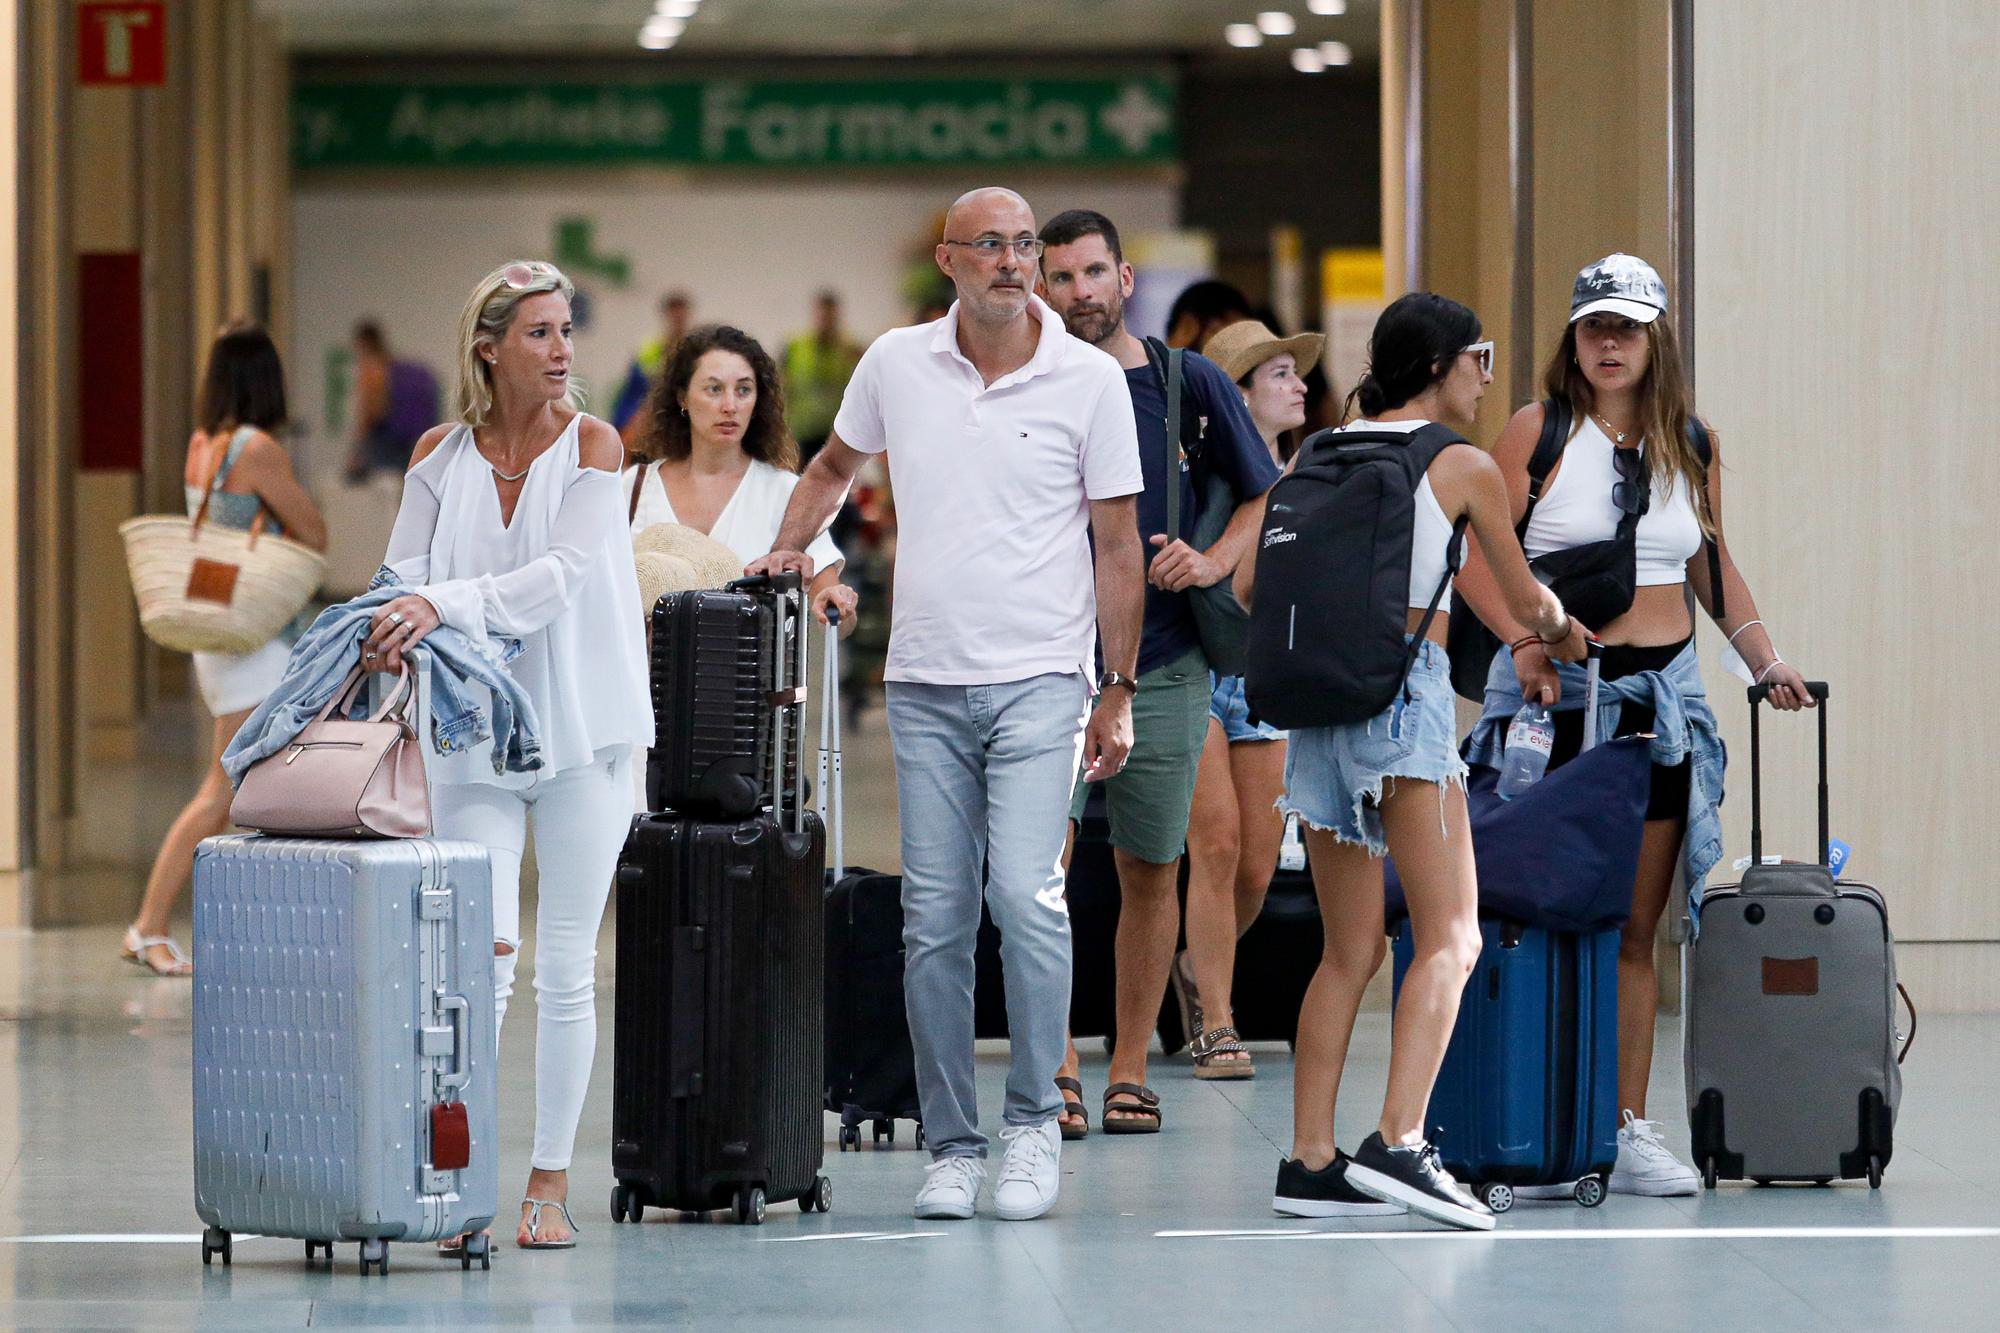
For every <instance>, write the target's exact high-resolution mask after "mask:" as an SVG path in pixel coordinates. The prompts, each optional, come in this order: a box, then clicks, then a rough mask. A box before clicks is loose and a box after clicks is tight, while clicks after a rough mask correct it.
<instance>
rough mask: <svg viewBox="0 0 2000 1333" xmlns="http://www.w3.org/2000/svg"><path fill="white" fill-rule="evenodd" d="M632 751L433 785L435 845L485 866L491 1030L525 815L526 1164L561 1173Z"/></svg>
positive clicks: (517, 931) (515, 931)
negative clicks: (529, 1038) (532, 884)
mask: <svg viewBox="0 0 2000 1333" xmlns="http://www.w3.org/2000/svg"><path fill="white" fill-rule="evenodd" d="M631 763H632V750H631V747H630V746H625V745H617V746H611V747H609V748H607V749H603V750H599V751H598V752H597V756H596V758H595V760H594V761H593V762H592V763H591V764H590V766H589V767H587V768H570V769H564V770H563V771H562V772H560V773H551V774H537V775H536V779H535V781H534V782H533V783H532V784H531V785H529V786H526V787H518V788H515V787H494V786H489V785H486V784H484V783H439V784H438V785H436V786H435V787H433V788H432V790H431V806H432V813H433V817H434V822H435V824H436V826H437V836H438V837H440V838H464V839H466V840H468V841H471V842H477V843H481V844H483V845H484V846H485V847H486V848H487V850H488V852H489V853H490V854H491V856H492V861H493V935H494V939H495V940H496V941H497V942H501V943H505V944H507V945H508V946H509V947H510V948H511V949H513V950H514V952H512V953H506V954H496V955H495V956H494V958H493V999H494V1008H495V1010H496V1015H495V1019H494V1030H495V1031H496V1032H497V1031H498V1030H499V1028H500V1024H501V1022H502V1021H503V1020H504V1019H505V1018H506V1017H507V999H508V997H509V996H511V995H512V994H513V993H514V968H515V964H516V963H517V962H518V960H519V950H520V947H521V855H522V851H523V849H524V848H525V846H526V844H527V832H528V819H529V812H530V811H532V812H533V817H534V821H535V865H536V868H537V869H538V870H539V871H540V872H541V900H540V903H539V904H538V905H537V907H536V909H535V1002H536V1007H537V1012H538V1019H537V1022H536V1025H535V1147H534V1155H533V1156H532V1157H531V1158H530V1159H529V1162H530V1165H532V1166H533V1167H534V1168H535V1169H536V1170H539V1171H566V1170H568V1169H569V1159H570V1153H571V1151H572V1150H573V1149H574V1148H575V1146H576V1122H577V1120H578V1118H579V1117H580V1116H581V1115H582V1114H583V1096H584V1093H585V1091H586V1090H587V1089H588V1088H589V1086H590V1063H591V1059H592V1057H593V1056H594V1055H595V1054H596V1051H597V930H598V927H599V925H600V924H602V922H603V920H604V904H605V899H606V898H607V897H608V896H609V894H610V892H611V878H612V875H613V873H614V872H615V871H616V870H617V868H618V852H619V849H620V848H621V847H623V846H624V844H625V835H626V832H627V830H628V829H630V827H631V824H632V778H631V773H630V768H631Z"/></svg>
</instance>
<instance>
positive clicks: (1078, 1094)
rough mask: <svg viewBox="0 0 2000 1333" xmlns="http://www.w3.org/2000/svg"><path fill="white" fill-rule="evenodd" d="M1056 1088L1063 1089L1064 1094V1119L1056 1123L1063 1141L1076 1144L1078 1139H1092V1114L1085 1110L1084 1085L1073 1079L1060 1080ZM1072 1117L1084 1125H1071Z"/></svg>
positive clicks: (1057, 1081)
mask: <svg viewBox="0 0 2000 1333" xmlns="http://www.w3.org/2000/svg"><path fill="white" fill-rule="evenodd" d="M1056 1087H1057V1088H1059V1089H1061V1091H1062V1094H1063V1109H1062V1117H1061V1118H1060V1119H1058V1120H1057V1121H1056V1127H1057V1128H1058V1129H1060V1130H1061V1131H1062V1136H1063V1139H1064V1140H1065V1141H1066V1142H1074V1141H1076V1140H1077V1139H1082V1138H1088V1137H1090V1112H1089V1111H1087V1110H1086V1109H1084V1105H1083V1084H1082V1083H1079V1082H1078V1081H1077V1080H1075V1079H1073V1078H1059V1079H1057V1080H1056ZM1072 1116H1073V1117H1075V1118H1076V1119H1078V1120H1081V1121H1082V1122H1083V1123H1082V1124H1080V1125H1076V1124H1071V1123H1070V1118H1071V1117H1072Z"/></svg>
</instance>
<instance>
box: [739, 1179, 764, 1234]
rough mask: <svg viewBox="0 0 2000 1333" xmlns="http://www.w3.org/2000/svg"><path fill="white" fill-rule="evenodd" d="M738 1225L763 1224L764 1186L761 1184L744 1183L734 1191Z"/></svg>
mask: <svg viewBox="0 0 2000 1333" xmlns="http://www.w3.org/2000/svg"><path fill="white" fill-rule="evenodd" d="M735 1216H736V1223H737V1225H738V1226H752V1227H761V1226H763V1225H764V1188H763V1186H761V1185H745V1186H744V1187H743V1188H742V1189H740V1190H738V1191H736V1207H735Z"/></svg>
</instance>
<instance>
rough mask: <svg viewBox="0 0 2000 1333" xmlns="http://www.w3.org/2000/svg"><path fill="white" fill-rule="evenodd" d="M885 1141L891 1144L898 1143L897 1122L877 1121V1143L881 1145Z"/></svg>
mask: <svg viewBox="0 0 2000 1333" xmlns="http://www.w3.org/2000/svg"><path fill="white" fill-rule="evenodd" d="M884 1139H887V1140H888V1141H889V1142H891V1143H894V1142H895V1141H896V1122H895V1121H893V1120H877V1121H876V1122H875V1142H877V1143H880V1142H882V1141H883V1140H884Z"/></svg>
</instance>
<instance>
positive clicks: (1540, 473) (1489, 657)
mask: <svg viewBox="0 0 2000 1333" xmlns="http://www.w3.org/2000/svg"><path fill="white" fill-rule="evenodd" d="M1574 420H1575V418H1574V416H1573V415H1572V414H1571V412H1570V406H1569V403H1568V401H1567V400H1565V399H1560V398H1551V399H1549V400H1547V401H1546V402H1544V403H1543V404H1542V433H1541V437H1540V438H1539V439H1537V440H1536V441H1535V452H1534V453H1533V454H1531V455H1530V456H1529V458H1528V507H1527V508H1526V509H1524V510H1523V511H1522V512H1521V521H1520V522H1519V523H1516V524H1515V525H1514V536H1515V539H1516V540H1518V541H1522V542H1525V541H1526V540H1527V537H1528V520H1529V519H1531V518H1533V517H1534V515H1535V505H1536V504H1537V503H1539V502H1540V500H1541V498H1542V487H1543V486H1545V485H1547V484H1548V480H1549V473H1551V472H1553V471H1555V470H1556V461H1557V460H1558V459H1560V458H1561V457H1562V454H1563V450H1564V449H1565V448H1567V447H1568V446H1569V437H1570V426H1571V424H1572V422H1573V421H1574ZM1687 431H1688V442H1689V443H1690V444H1692V445H1693V446H1694V452H1695V457H1696V458H1698V459H1700V460H1701V465H1702V467H1704V468H1706V467H1707V466H1708V462H1709V458H1710V456H1711V453H1712V450H1711V449H1710V446H1709V442H1708V428H1707V427H1706V426H1704V425H1702V424H1701V422H1699V421H1697V420H1696V419H1695V418H1694V417H1693V416H1690V417H1688V423H1687ZM1647 486H1648V492H1649V494H1650V482H1648V483H1647ZM1643 512H1644V510H1643V508H1642V510H1641V514H1642V513H1643ZM1639 518H1640V514H1625V515H1622V516H1621V517H1620V518H1619V520H1618V528H1617V531H1616V532H1615V533H1613V535H1612V537H1611V539H1610V540H1609V541H1603V542H1592V543H1590V544H1589V545H1588V546H1585V547H1576V548H1573V549H1572V550H1569V551H1550V552H1548V553H1547V554H1546V555H1543V556H1541V557H1539V558H1538V559H1536V560H1533V561H1531V562H1530V564H1531V567H1532V568H1533V569H1534V571H1535V576H1536V577H1537V578H1539V579H1540V580H1541V581H1542V582H1543V583H1545V584H1548V585H1549V586H1551V587H1553V588H1554V589H1555V590H1556V593H1557V595H1558V596H1560V597H1561V598H1562V599H1563V604H1564V605H1565V606H1566V607H1573V608H1574V609H1575V610H1576V612H1577V614H1578V616H1579V618H1581V619H1582V620H1583V622H1584V624H1586V625H1588V626H1589V627H1590V628H1592V629H1599V628H1602V627H1603V626H1604V625H1607V624H1609V623H1610V622H1611V620H1613V619H1615V618H1616V617H1618V616H1621V615H1624V614H1625V611H1626V610H1627V609H1628V608H1630V606H1631V605H1632V591H1633V587H1634V582H1635V578H1636V571H1635V570H1634V569H1633V561H1634V558H1635V541H1636V538H1637V533H1638V530H1639ZM1703 545H1704V546H1706V547H1707V548H1708V582H1709V586H1710V587H1711V588H1712V589H1713V590H1714V591H1713V593H1712V596H1713V597H1714V599H1715V615H1716V618H1717V619H1718V620H1719V619H1721V618H1722V615H1723V609H1722V608H1723V595H1722V554H1721V552H1720V551H1719V550H1717V549H1716V545H1715V541H1714V539H1713V538H1704V539H1703ZM1598 548H1604V549H1603V551H1599V549H1598ZM1613 552H1615V558H1614V559H1613V560H1611V561H1610V562H1609V563H1616V564H1618V565H1619V566H1620V567H1621V569H1622V580H1621V579H1607V578H1605V577H1603V576H1602V574H1601V571H1599V570H1597V569H1596V567H1597V566H1600V565H1605V564H1606V563H1607V560H1606V559H1605V558H1604V557H1606V556H1609V555H1611V554H1612V553H1613ZM1592 575H1596V577H1592ZM1579 577H1580V578H1582V579H1583V581H1584V583H1585V584H1586V585H1588V586H1578V585H1576V584H1575V583H1574V582H1572V580H1574V579H1576V578H1579ZM1614 584H1615V585H1616V587H1613V586H1611V585H1614ZM1690 597H1692V593H1690ZM1607 598H1608V601H1609V605H1599V604H1598V603H1601V602H1605V601H1606V600H1607ZM1690 606H1692V602H1690ZM1445 649H1446V652H1447V653H1448V654H1449V656H1450V658H1451V687H1452V689H1453V690H1455V691H1457V692H1458V694H1459V695H1460V696H1461V697H1462V698H1466V699H1470V700H1472V701H1473V702H1474V703H1479V702H1481V701H1483V700H1484V699H1485V698H1486V678H1487V676H1488V674H1489V673H1490V672H1491V671H1492V669H1493V658H1494V657H1495V655H1497V654H1498V653H1499V651H1500V640H1499V638H1498V637H1497V636H1495V634H1494V633H1493V631H1492V630H1490V629H1488V628H1486V625H1485V623H1484V622H1482V621H1481V620H1480V619H1479V617H1478V616H1476V615H1474V614H1473V612H1472V608H1471V607H1470V606H1468V605H1467V604H1466V601H1465V598H1464V597H1462V596H1460V595H1459V594H1458V593H1457V592H1453V593H1452V595H1451V620H1450V621H1449V623H1448V624H1447V626H1446V630H1445Z"/></svg>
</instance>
